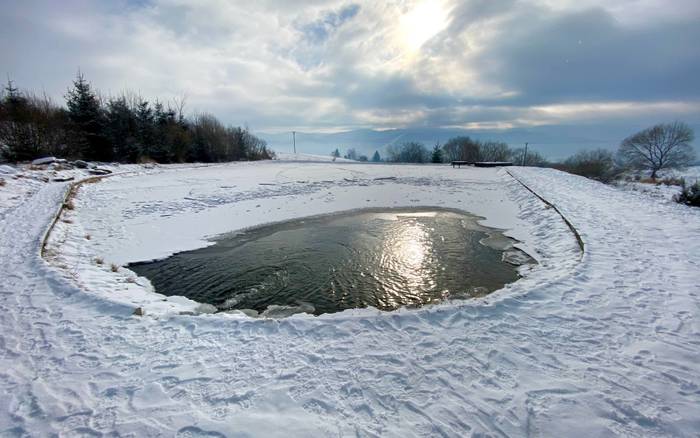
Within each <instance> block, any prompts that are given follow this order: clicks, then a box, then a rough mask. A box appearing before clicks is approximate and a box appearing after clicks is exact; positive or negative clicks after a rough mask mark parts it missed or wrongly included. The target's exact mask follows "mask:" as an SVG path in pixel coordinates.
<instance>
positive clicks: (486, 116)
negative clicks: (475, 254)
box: [0, 0, 700, 142]
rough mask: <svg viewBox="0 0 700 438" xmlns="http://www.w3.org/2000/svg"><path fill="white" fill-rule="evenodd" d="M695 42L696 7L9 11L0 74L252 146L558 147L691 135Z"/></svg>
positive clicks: (698, 27)
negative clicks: (397, 132)
mask: <svg viewBox="0 0 700 438" xmlns="http://www.w3.org/2000/svg"><path fill="white" fill-rule="evenodd" d="M699 42H700V1H698V0H619V1H614V2H611V1H598V0H571V1H570V0H531V1H518V0H454V1H453V0H444V1H438V0H436V1H429V0H417V1H412V0H400V1H368V2H363V1H359V2H355V1H353V0H349V1H322V0H308V1H305V2H300V1H282V0H257V1H226V0H198V1H185V0H131V1H125V0H121V1H82V0H63V1H46V2H38V1H19V0H18V1H3V2H2V13H1V14H0V72H1V73H5V74H7V75H9V76H10V77H11V78H12V79H13V80H14V81H15V82H16V84H17V85H18V86H20V87H21V88H29V89H34V90H37V91H41V90H45V91H46V92H47V93H49V94H50V95H52V96H54V97H55V98H56V99H57V100H62V95H63V93H64V92H65V90H66V87H67V86H68V84H69V82H70V80H71V79H72V78H73V77H74V76H75V74H76V71H77V70H78V68H80V69H81V70H82V71H83V73H84V74H85V75H86V77H87V79H88V80H90V81H91V82H92V83H93V85H94V86H96V87H97V88H99V89H100V90H101V91H102V92H103V93H104V94H110V93H111V94H116V93H119V92H120V91H122V90H124V89H131V90H135V91H138V92H140V93H141V94H142V95H143V96H145V97H148V98H154V97H159V98H160V99H161V100H164V101H167V100H168V99H172V98H174V97H176V96H182V95H186V97H187V104H188V109H189V110H190V111H191V112H199V111H208V112H212V113H214V114H215V115H217V116H218V117H219V118H221V119H222V120H223V121H225V122H227V123H233V124H247V125H249V126H250V127H251V128H252V129H253V130H254V131H257V132H267V133H284V132H288V131H290V130H292V129H294V130H297V131H305V132H316V133H332V132H338V131H346V130H356V129H367V128H369V129H376V130H386V129H391V128H412V129H415V128H426V129H428V128H449V129H467V130H472V131H475V132H476V131H484V130H488V131H489V132H492V133H495V134H494V136H497V133H499V132H503V133H508V132H514V131H517V130H518V129H531V128H532V129H535V128H537V129H547V128H552V129H555V128H557V129H558V130H557V131H556V132H559V133H563V134H561V135H563V136H564V137H565V136H566V129H562V127H568V126H578V127H581V126H585V127H589V129H591V130H595V129H600V130H601V132H603V131H605V129H607V127H609V126H616V127H618V128H622V129H623V130H625V129H626V130H629V131H632V132H633V131H634V130H636V129H639V128H643V127H645V126H646V125H647V124H649V123H652V122H655V121H672V120H676V119H679V120H685V121H687V122H688V123H690V124H691V125H692V126H700V77H699V76H698V74H699V72H700V43H699ZM565 140H566V139H565V138H562V142H565ZM611 141H612V140H611Z"/></svg>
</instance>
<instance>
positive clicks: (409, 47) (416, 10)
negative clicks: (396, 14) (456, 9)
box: [398, 0, 449, 53]
mask: <svg viewBox="0 0 700 438" xmlns="http://www.w3.org/2000/svg"><path fill="white" fill-rule="evenodd" d="M448 17H449V14H448V11H447V10H446V8H445V5H444V3H443V2H441V1H434V0H425V1H422V2H419V3H418V4H417V5H416V6H415V7H413V8H412V9H411V10H410V11H408V12H407V13H406V14H404V15H403V16H402V17H401V18H400V19H399V31H398V38H399V43H400V45H401V46H402V47H403V48H404V50H406V51H407V52H409V53H415V52H418V51H419V50H420V48H421V47H422V46H423V44H425V43H426V42H427V41H428V40H429V39H430V38H432V37H433V36H435V35H436V34H437V33H438V32H440V31H441V30H443V29H445V27H447V24H448Z"/></svg>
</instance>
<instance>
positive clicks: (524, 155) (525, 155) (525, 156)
mask: <svg viewBox="0 0 700 438" xmlns="http://www.w3.org/2000/svg"><path fill="white" fill-rule="evenodd" d="M527 145H528V143H527V142H525V153H524V154H523V163H522V165H523V166H524V165H525V160H526V159H527Z"/></svg>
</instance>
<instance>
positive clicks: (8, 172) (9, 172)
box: [0, 164, 17, 175]
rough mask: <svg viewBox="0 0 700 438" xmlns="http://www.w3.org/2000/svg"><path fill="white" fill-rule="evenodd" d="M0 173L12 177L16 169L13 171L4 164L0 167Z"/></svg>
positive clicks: (12, 168)
mask: <svg viewBox="0 0 700 438" xmlns="http://www.w3.org/2000/svg"><path fill="white" fill-rule="evenodd" d="M0 173H2V174H4V175H12V174H14V173H17V169H15V168H14V167H12V166H8V165H6V164H2V165H0Z"/></svg>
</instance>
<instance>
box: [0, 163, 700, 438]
mask: <svg viewBox="0 0 700 438" xmlns="http://www.w3.org/2000/svg"><path fill="white" fill-rule="evenodd" d="M511 172H513V174H514V175H515V176H516V177H517V178H518V179H520V180H521V181H523V182H524V183H525V184H527V185H528V186H529V187H531V188H532V189H533V190H535V191H536V192H537V193H539V194H540V195H542V196H543V197H544V198H545V199H547V200H549V201H550V202H552V203H553V204H554V205H556V206H557V208H558V209H560V210H561V212H562V213H563V214H564V215H565V216H566V217H567V218H568V219H569V220H570V221H571V222H572V223H573V224H574V225H575V226H576V229H577V230H578V231H579V232H580V234H581V236H582V238H583V240H584V242H585V248H586V252H585V254H584V255H583V257H582V258H581V257H580V255H581V254H580V252H579V249H578V246H577V245H576V241H575V240H574V238H573V236H572V234H571V232H570V230H569V229H568V228H567V226H566V225H565V224H564V223H563V221H562V220H561V218H560V217H559V216H558V215H557V214H556V212H554V211H553V209H551V208H545V206H544V205H543V204H542V202H541V201H540V200H538V199H537V198H535V197H534V196H533V195H532V194H531V193H530V192H528V191H527V190H525V189H524V188H523V187H522V186H521V185H520V184H519V183H517V182H515V181H514V180H513V179H512V178H511V177H510V176H509V175H508V174H507V173H506V172H504V171H502V170H497V169H451V168H446V167H440V166H383V165H374V166H373V165H356V164H347V165H346V164H343V165H340V164H339V163H329V164H311V163H309V164H298V163H297V164H294V163H279V162H278V163H243V164H235V165H230V166H222V167H217V168H206V169H197V170H184V169H183V170H179V171H165V172H159V173H158V174H142V175H136V176H126V175H124V176H118V177H112V178H109V179H107V180H104V181H102V182H100V183H97V184H90V185H85V186H84V187H83V188H82V189H81V191H80V193H79V194H78V196H77V198H76V199H75V201H74V202H75V207H76V208H75V209H74V210H70V211H69V212H68V215H67V216H66V217H65V218H64V219H67V220H68V221H69V222H71V221H72V223H68V222H64V221H63V220H59V222H58V224H59V228H58V229H57V230H56V231H55V233H54V234H52V236H53V237H52V243H51V244H52V245H54V248H53V249H54V250H55V254H54V257H55V258H54V259H53V261H52V263H55V264H56V265H55V266H56V267H54V268H51V267H49V266H47V265H46V264H45V262H44V261H43V260H42V259H41V258H40V256H39V249H40V245H41V241H42V237H43V233H44V231H45V230H46V229H47V227H48V226H49V224H50V223H51V221H52V219H53V215H54V213H55V211H56V208H57V206H58V205H59V203H60V202H61V201H62V199H63V195H64V193H65V189H66V187H65V185H64V184H60V183H56V184H47V185H44V186H42V187H41V188H39V189H38V190H37V191H36V192H35V193H34V194H33V195H31V196H28V197H27V198H26V199H24V200H23V202H21V203H17V204H15V205H16V206H15V207H13V208H11V209H10V210H9V211H8V212H7V213H6V214H5V215H4V216H0V254H1V255H2V260H3V264H2V266H0V276H1V277H2V278H4V279H6V280H5V281H3V284H2V290H1V291H0V292H1V294H0V306H1V307H0V327H1V328H2V333H1V335H0V336H1V338H0V351H1V353H2V354H1V356H0V370H3V371H0V386H1V387H2V392H1V395H0V406H2V407H3V409H2V410H0V431H3V432H5V433H7V434H15V435H18V436H21V435H22V434H23V433H27V434H31V435H36V436H46V435H51V434H53V433H63V434H66V435H80V434H83V435H88V434H90V435H98V434H109V433H115V432H116V433H118V434H121V435H128V434H133V435H136V436H157V435H166V436H168V435H176V436H249V435H254V436H309V435H316V436H328V435H335V436H338V435H343V436H344V435H355V434H356V435H361V436H374V435H376V436H402V437H403V436H436V435H442V436H464V435H469V434H472V435H479V434H490V435H499V436H522V435H536V436H542V435H548V436H601V435H630V436H644V435H646V436H679V435H680V436H684V435H685V436H691V435H693V434H694V433H696V431H697V430H698V429H699V428H700V413H698V409H697V406H698V405H699V404H700V365H699V364H700V353H699V352H698V351H699V350H698V347H699V346H700V327H699V326H698V322H697V317H698V311H699V302H698V289H697V285H696V284H695V283H696V281H697V272H698V267H699V265H700V212H699V211H698V210H693V209H690V208H688V207H685V206H681V205H673V204H661V203H654V202H650V199H649V198H648V197H646V196H644V195H636V194H633V193H627V192H624V191H621V190H618V189H615V188H613V187H608V186H604V185H601V184H598V183H595V182H592V181H588V180H585V179H583V178H580V177H575V176H572V175H567V174H564V173H561V172H557V171H553V170H545V169H527V168H514V169H512V170H511ZM420 205H430V206H441V207H450V208H459V209H463V210H466V211H469V212H472V213H476V214H478V215H480V216H483V217H484V218H485V221H484V223H485V224H487V225H490V226H495V227H499V228H504V229H507V230H509V232H508V234H509V235H511V236H513V237H515V238H516V239H518V240H520V241H522V242H523V249H525V250H526V251H527V252H529V253H530V254H531V255H533V256H535V257H536V258H537V260H538V261H539V265H537V266H536V267H535V268H533V269H532V270H531V271H530V272H527V273H526V274H527V275H526V276H525V277H524V278H523V279H521V280H520V281H518V282H516V283H514V284H512V285H509V286H508V287H506V288H504V289H503V290H501V291H498V292H496V293H494V294H492V295H490V296H488V297H485V298H483V299H479V300H472V301H465V302H452V303H445V304H442V305H437V306H431V307H426V308H423V309H417V310H400V311H396V312H391V313H382V312H377V311H372V310H367V309H366V310H358V311H351V312H343V313H339V314H333V315H323V316H321V317H318V318H314V317H310V316H306V315H297V316H294V317H291V318H287V319H283V320H259V319H251V318H246V317H231V316H220V315H218V314H217V315H199V316H187V315H175V314H172V313H169V309H168V308H167V306H161V307H158V306H157V305H156V304H154V303H151V304H148V303H146V305H152V306H153V308H152V311H151V312H150V313H151V314H152V315H155V316H156V317H149V316H148V315H149V312H147V314H146V317H136V316H131V314H130V313H131V311H132V309H133V308H134V306H136V305H141V304H142V301H144V300H146V301H148V298H146V297H147V296H149V294H147V293H144V291H145V289H144V288H143V287H142V286H139V285H138V284H136V283H130V282H128V281H127V280H122V279H121V277H120V276H121V275H128V272H126V271H125V270H123V268H120V269H118V270H117V271H118V272H116V273H113V272H111V267H110V266H109V265H110V264H111V263H115V264H121V263H125V262H128V261H131V260H137V259H148V258H154V257H162V256H165V255H167V254H169V253H171V252H173V251H178V250H183V249H191V248H194V247H197V246H202V245H205V244H207V241H206V237H207V236H213V235H216V234H218V233H221V232H226V231H230V230H233V229H240V228H243V227H247V226H252V225H256V224H258V223H260V222H272V221H278V220H284V219H287V218H291V217H298V216H306V215H311V214H321V213H326V212H330V211H337V210H345V209H353V208H359V207H365V206H366V207H375V206H389V207H391V206H420ZM87 234H90V239H89V240H88V239H86V238H85V235H87ZM80 239H82V240H80ZM64 249H65V251H63V250H64ZM61 257H63V258H61ZM93 257H104V262H103V264H102V265H98V264H96V263H94V261H93ZM60 263H65V265H64V266H59V264H60ZM71 263H73V265H72V266H71ZM71 273H73V274H74V275H71ZM126 285H134V289H131V290H130V291H126V290H127V289H128V287H126ZM125 287H126V289H125ZM150 296H151V297H153V296H157V295H156V294H150ZM160 298H161V299H162V298H163V297H160ZM139 300H141V301H139ZM166 303H167V302H166ZM182 305H183V306H185V305H184V304H182ZM185 307H186V306H185ZM173 309H174V307H173V308H171V309H170V310H173Z"/></svg>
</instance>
